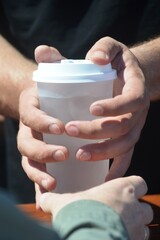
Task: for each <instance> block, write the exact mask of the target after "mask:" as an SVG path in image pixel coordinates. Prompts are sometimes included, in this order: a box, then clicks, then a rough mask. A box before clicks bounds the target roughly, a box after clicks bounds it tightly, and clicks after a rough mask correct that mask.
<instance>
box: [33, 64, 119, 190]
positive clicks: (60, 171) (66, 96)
mask: <svg viewBox="0 0 160 240" xmlns="http://www.w3.org/2000/svg"><path fill="white" fill-rule="evenodd" d="M69 65H70V64H69ZM72 65H73V64H72ZM37 71H38V70H37ZM53 74H54V72H53ZM69 74H71V73H69ZM74 75H76V74H75V73H74ZM80 77H81V76H80ZM92 78H94V77H93V76H90V77H89V78H88V77H84V76H83V77H82V79H83V80H82V81H81V79H80V78H78V81H77V75H76V77H75V79H74V76H71V79H72V80H71V81H70V80H68V81H67V82H65V81H63V80H62V76H61V77H60V76H59V75H58V76H57V79H59V80H56V81H53V82H52V81H51V79H50V80H49V81H46V82H45V81H42V80H40V81H38V76H36V77H34V80H35V79H36V81H37V86H38V94H39V100H40V108H41V109H42V110H43V111H45V112H46V113H47V114H48V115H50V116H53V117H55V118H58V119H60V120H61V121H62V122H63V123H64V124H65V123H67V122H69V121H74V120H82V121H86V120H93V119H95V118H96V117H95V116H93V115H91V113H90V111H89V107H90V105H91V104H92V103H93V102H95V101H97V100H102V99H106V98H111V97H112V91H113V81H114V79H115V74H114V75H113V76H112V77H110V79H107V80H106V79H105V78H104V79H103V77H102V80H100V81H99V80H98V81H97V80H95V79H94V81H93V79H92ZM68 79H70V77H69V76H68ZM43 139H44V141H45V142H46V143H49V144H54V145H63V146H66V147H67V148H68V150H69V159H68V160H66V161H63V162H55V163H47V171H48V172H49V173H50V174H51V175H53V176H54V177H55V178H56V180H57V186H56V189H55V190H54V192H59V193H64V192H75V191H81V190H85V189H88V188H91V187H93V186H96V185H99V184H101V183H103V182H104V181H105V177H106V175H107V173H108V171H109V160H107V159H106V160H99V161H94V162H93V161H90V162H81V161H79V160H77V159H76V152H77V150H78V149H79V148H80V147H82V146H84V145H87V144H92V143H96V142H97V141H95V140H94V141H93V140H90V139H79V138H75V137H71V136H68V135H66V134H65V133H64V134H63V135H51V134H44V135H43ZM102 140H103V139H102Z"/></svg>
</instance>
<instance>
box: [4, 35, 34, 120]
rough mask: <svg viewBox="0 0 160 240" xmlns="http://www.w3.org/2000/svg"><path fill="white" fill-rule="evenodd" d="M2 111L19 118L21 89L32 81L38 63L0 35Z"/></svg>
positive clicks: (6, 114)
mask: <svg viewBox="0 0 160 240" xmlns="http://www.w3.org/2000/svg"><path fill="white" fill-rule="evenodd" d="M0 46H1V48H0V113H1V114H3V115H5V116H10V117H13V118H18V117H19V114H18V101H19V95H20V93H21V91H22V90H23V89H24V88H26V87H27V86H30V85H31V84H33V83H32V81H31V80H32V72H33V70H34V69H35V68H36V64H35V63H34V62H32V61H30V60H28V59H26V58H25V57H24V56H23V55H22V54H21V53H19V52H18V51H17V50H16V49H15V48H14V47H13V46H12V45H11V44H10V43H9V42H7V41H6V40H5V39H4V38H3V37H2V36H0Z"/></svg>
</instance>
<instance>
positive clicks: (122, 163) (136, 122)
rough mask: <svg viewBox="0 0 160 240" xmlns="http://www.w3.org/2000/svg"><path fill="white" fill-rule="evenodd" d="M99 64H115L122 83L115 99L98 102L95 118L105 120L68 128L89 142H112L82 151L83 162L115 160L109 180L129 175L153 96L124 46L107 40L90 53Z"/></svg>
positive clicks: (71, 124) (77, 123) (117, 86)
mask: <svg viewBox="0 0 160 240" xmlns="http://www.w3.org/2000/svg"><path fill="white" fill-rule="evenodd" d="M86 58H87V59H90V60H91V61H93V62H94V63H97V64H107V63H109V62H111V63H112V67H113V68H114V69H116V70H117V74H118V79H117V80H116V81H115V83H114V93H113V95H114V97H113V98H111V99H104V100H101V101H97V102H94V103H93V104H92V105H91V106H90V112H91V114H93V115H95V116H98V117H101V118H97V119H95V120H93V121H84V122H83V121H74V122H69V123H68V124H66V126H65V130H66V132H67V134H68V135H70V136H74V137H80V138H87V139H97V142H98V140H100V139H109V140H106V141H103V142H98V143H97V144H90V145H87V146H83V147H81V148H80V149H79V150H78V152H77V154H76V157H77V159H79V160H80V161H98V160H102V159H114V161H113V164H112V167H111V169H110V171H109V174H108V176H107V177H106V180H110V179H113V178H116V177H120V176H123V175H124V174H125V172H126V171H127V169H128V167H129V165H130V161H131V157H132V153H133V151H134V146H135V144H136V142H137V141H138V139H139V137H140V133H141V130H142V128H143V126H144V123H145V119H146V116H147V113H148V108H149V94H148V91H147V88H146V86H145V78H144V75H143V73H142V71H141V69H140V67H139V64H138V61H137V59H136V58H135V56H134V55H133V54H132V53H131V51H130V50H129V49H128V48H127V47H126V46H125V45H123V44H122V43H120V42H118V41H116V40H114V39H112V38H109V37H105V38H102V39H100V40H99V41H98V42H97V43H96V44H95V45H94V46H93V47H92V48H91V49H90V50H89V52H88V53H87V55H86Z"/></svg>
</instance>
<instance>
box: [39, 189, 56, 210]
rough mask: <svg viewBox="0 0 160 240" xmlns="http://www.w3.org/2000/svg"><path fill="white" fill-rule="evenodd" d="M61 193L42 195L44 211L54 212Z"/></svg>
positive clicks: (41, 203)
mask: <svg viewBox="0 0 160 240" xmlns="http://www.w3.org/2000/svg"><path fill="white" fill-rule="evenodd" d="M58 197H59V194H56V193H44V194H42V195H41V196H40V201H39V204H40V207H41V208H42V209H43V211H44V212H49V213H54V208H55V206H56V204H57V202H59V201H58V199H59V198H58Z"/></svg>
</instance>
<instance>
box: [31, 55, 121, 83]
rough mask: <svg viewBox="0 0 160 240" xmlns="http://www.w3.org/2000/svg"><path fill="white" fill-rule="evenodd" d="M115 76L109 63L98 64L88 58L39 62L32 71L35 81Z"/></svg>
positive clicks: (109, 77) (72, 80)
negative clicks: (36, 67)
mask: <svg viewBox="0 0 160 240" xmlns="http://www.w3.org/2000/svg"><path fill="white" fill-rule="evenodd" d="M116 77H117V74H116V70H115V69H113V68H112V66H111V64H110V63H109V64H106V65H98V64H94V63H93V62H91V61H89V60H81V59H80V60H72V59H63V60H61V61H58V62H54V63H39V65H38V69H37V70H36V71H34V72H33V80H34V81H36V82H64V83H65V82H95V81H100V80H113V79H115V78H116Z"/></svg>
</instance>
